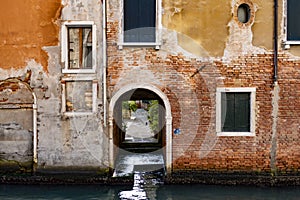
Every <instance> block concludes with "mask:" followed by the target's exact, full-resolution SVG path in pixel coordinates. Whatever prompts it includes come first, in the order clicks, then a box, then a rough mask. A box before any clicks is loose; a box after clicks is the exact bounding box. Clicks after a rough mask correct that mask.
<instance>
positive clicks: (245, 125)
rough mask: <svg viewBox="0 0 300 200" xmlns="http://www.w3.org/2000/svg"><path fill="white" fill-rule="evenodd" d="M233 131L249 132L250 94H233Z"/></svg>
mask: <svg viewBox="0 0 300 200" xmlns="http://www.w3.org/2000/svg"><path fill="white" fill-rule="evenodd" d="M234 112H235V131H238V132H249V131H250V93H236V94H235V111H234Z"/></svg>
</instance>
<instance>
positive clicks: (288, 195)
mask: <svg viewBox="0 0 300 200" xmlns="http://www.w3.org/2000/svg"><path fill="white" fill-rule="evenodd" d="M132 189H134V188H132V187H130V186H102V185H0V199H1V200H24V199H26V200H31V199H46V200H47V199H55V200H60V199H64V200H67V199H101V200H115V199H116V200H118V199H120V197H119V196H120V193H121V192H124V191H129V192H130V191H138V190H132ZM145 190H146V196H147V197H141V196H138V195H139V194H136V195H132V196H131V197H128V198H127V199H139V200H141V199H149V200H150V199H161V200H198V199H203V200H216V199H218V200H219V199H220V200H240V199H250V200H269V199H270V200H274V199H275V200H277V199H278V200H288V199H295V200H296V199H300V187H254V186H216V185H158V186H155V187H152V188H148V189H147V188H146V189H145ZM145 190H143V191H145ZM123 199H126V198H123Z"/></svg>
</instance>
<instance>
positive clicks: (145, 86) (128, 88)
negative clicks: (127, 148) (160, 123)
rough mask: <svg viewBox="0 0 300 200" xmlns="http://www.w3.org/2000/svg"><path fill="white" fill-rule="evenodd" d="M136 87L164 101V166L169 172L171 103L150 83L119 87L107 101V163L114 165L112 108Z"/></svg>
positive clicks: (170, 156) (170, 166) (170, 164)
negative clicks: (152, 93) (108, 101)
mask: <svg viewBox="0 0 300 200" xmlns="http://www.w3.org/2000/svg"><path fill="white" fill-rule="evenodd" d="M136 89H147V90H150V91H152V92H154V93H155V94H157V95H158V96H159V97H160V98H161V100H162V101H163V103H164V106H165V110H166V113H165V120H166V122H165V123H166V147H165V148H166V162H165V163H166V168H167V173H171V170H172V113H171V105H170V102H169V100H168V97H167V96H166V94H165V93H163V92H162V91H161V90H160V89H159V88H157V87H156V86H153V85H150V84H143V83H142V84H129V85H126V86H124V87H122V88H121V89H119V90H118V91H117V92H116V93H115V94H114V95H113V97H112V98H111V100H110V103H109V113H108V115H109V116H108V117H109V119H108V122H109V165H110V167H111V168H113V167H114V141H113V133H114V130H113V129H114V116H113V115H114V108H115V105H116V103H117V101H118V100H119V98H120V97H121V96H122V95H123V94H125V93H127V92H129V91H131V90H136Z"/></svg>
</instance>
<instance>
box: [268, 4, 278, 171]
mask: <svg viewBox="0 0 300 200" xmlns="http://www.w3.org/2000/svg"><path fill="white" fill-rule="evenodd" d="M278 101H279V86H278V0H274V90H273V97H272V107H273V108H272V120H273V122H272V138H271V151H270V167H271V174H273V175H275V176H276V175H277V166H276V160H277V159H276V152H277V121H278V111H279V105H278Z"/></svg>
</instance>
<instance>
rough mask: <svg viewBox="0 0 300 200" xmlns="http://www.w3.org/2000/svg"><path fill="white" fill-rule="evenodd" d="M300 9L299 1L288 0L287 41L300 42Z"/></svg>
mask: <svg viewBox="0 0 300 200" xmlns="http://www.w3.org/2000/svg"><path fill="white" fill-rule="evenodd" d="M299 9H300V1H299V0H287V36H286V37H287V41H298V42H299V41H300V24H299V21H298V19H299V17H300V13H299Z"/></svg>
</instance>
